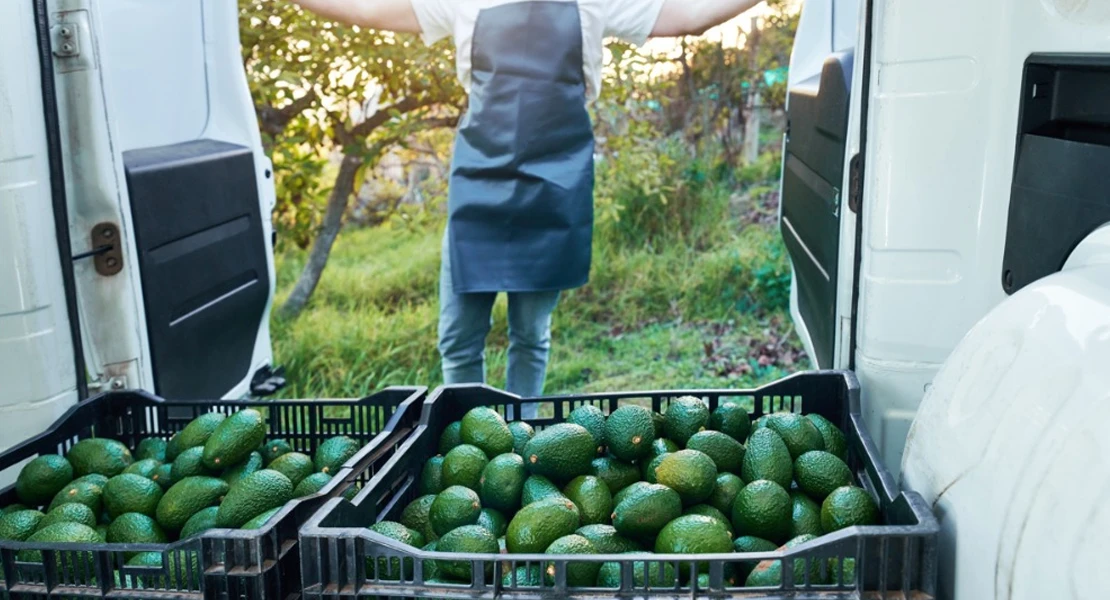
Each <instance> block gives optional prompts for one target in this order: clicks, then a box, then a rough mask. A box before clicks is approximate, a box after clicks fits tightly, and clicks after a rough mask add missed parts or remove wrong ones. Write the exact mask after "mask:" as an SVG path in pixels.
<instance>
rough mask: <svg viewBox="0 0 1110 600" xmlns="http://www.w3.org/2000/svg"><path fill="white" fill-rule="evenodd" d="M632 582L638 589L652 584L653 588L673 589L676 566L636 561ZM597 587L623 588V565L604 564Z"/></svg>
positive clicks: (598, 576) (633, 564) (633, 565)
mask: <svg viewBox="0 0 1110 600" xmlns="http://www.w3.org/2000/svg"><path fill="white" fill-rule="evenodd" d="M649 579H650V582H649V581H648V580H649ZM632 581H633V585H634V586H636V587H638V588H643V587H644V585H645V584H647V583H650V584H651V586H652V587H659V588H670V587H673V586H674V584H675V570H674V565H672V564H671V563H662V564H661V563H658V562H651V563H646V564H645V563H644V561H636V562H634V563H632ZM597 585H598V587H603V588H619V587H620V586H621V563H618V562H607V563H602V565H601V570H600V571H598V574H597Z"/></svg>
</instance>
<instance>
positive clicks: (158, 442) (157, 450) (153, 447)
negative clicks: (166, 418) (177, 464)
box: [135, 438, 166, 463]
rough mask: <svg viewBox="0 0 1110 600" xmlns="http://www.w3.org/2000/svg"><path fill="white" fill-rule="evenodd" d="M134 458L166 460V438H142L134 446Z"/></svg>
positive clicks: (161, 461) (162, 461) (160, 461)
mask: <svg viewBox="0 0 1110 600" xmlns="http://www.w3.org/2000/svg"><path fill="white" fill-rule="evenodd" d="M135 460H156V461H158V462H159V463H164V462H166V440H164V439H162V438H143V439H142V441H140V442H139V445H138V446H137V447H136V448H135Z"/></svg>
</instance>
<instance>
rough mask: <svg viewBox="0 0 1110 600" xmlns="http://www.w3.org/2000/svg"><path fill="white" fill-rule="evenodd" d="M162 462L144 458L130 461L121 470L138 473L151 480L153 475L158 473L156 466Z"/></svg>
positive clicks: (126, 472) (159, 465) (133, 473)
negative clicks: (129, 463) (128, 464)
mask: <svg viewBox="0 0 1110 600" xmlns="http://www.w3.org/2000/svg"><path fill="white" fill-rule="evenodd" d="M161 466H162V463H160V462H158V461H156V460H154V459H153V458H144V459H141V460H137V461H135V462H133V463H131V465H130V466H128V467H127V468H126V469H124V470H123V473H124V474H131V475H140V476H142V477H146V478H147V479H150V480H153V479H154V476H155V475H157V474H158V468H159V467H161Z"/></svg>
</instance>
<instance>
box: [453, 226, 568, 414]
mask: <svg viewBox="0 0 1110 600" xmlns="http://www.w3.org/2000/svg"><path fill="white" fill-rule="evenodd" d="M508 296H509V365H508V369H507V372H506V384H505V388H506V391H508V392H510V393H513V394H516V395H518V396H523V397H525V398H529V397H535V396H540V395H542V394H543V385H544V379H545V378H546V375H547V361H548V357H549V355H550V352H551V313H552V312H553V311H554V310H555V305H556V304H557V303H558V301H559V292H557V291H556V292H517V293H510V294H509V295H508ZM496 299H497V294H496V293H492V292H490V293H476V294H456V293H455V292H454V291H453V290H452V288H451V264H450V255H449V253H448V252H447V242H446V235H444V242H443V258H442V259H441V262H440V274H439V353H440V357H441V358H442V359H443V381H444V383H446V384H458V383H485V380H486V336H488V335H489V331H490V327H491V326H492V321H493V318H492V312H493V303H494V301H495V300H496ZM522 412H523V413H524V414H523V415H522V416H523V417H524V418H534V417H535V414H534V407H528V406H526V407H524V410H523V411H522Z"/></svg>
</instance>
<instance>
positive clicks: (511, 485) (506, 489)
mask: <svg viewBox="0 0 1110 600" xmlns="http://www.w3.org/2000/svg"><path fill="white" fill-rule="evenodd" d="M526 479H528V470H527V469H525V468H524V459H523V458H521V457H520V456H519V455H516V454H511V453H509V454H501V455H498V456H495V457H493V460H491V461H490V462H489V464H487V465H486V467H485V468H484V469H482V476H481V478H480V479H479V480H478V495H479V497H480V498H481V499H482V506H486V507H489V508H493V509H497V510H500V511H503V512H512V511H515V510H516V509H518V508H520V497H521V494H522V493H523V492H524V481H525V480H526Z"/></svg>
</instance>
